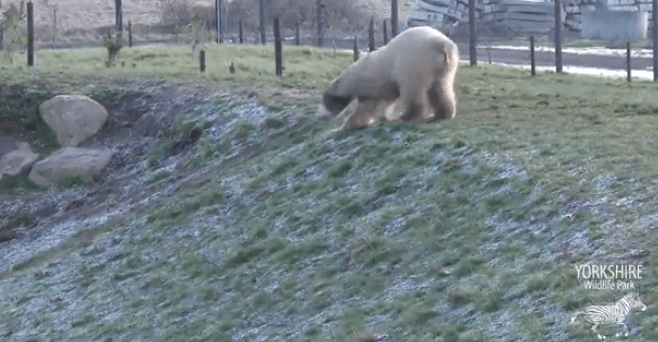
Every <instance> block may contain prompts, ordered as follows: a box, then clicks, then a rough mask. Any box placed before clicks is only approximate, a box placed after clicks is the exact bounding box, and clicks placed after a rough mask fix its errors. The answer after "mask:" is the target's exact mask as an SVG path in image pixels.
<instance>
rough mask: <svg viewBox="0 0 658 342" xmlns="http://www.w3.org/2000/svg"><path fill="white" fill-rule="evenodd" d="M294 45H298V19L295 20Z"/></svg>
mask: <svg viewBox="0 0 658 342" xmlns="http://www.w3.org/2000/svg"><path fill="white" fill-rule="evenodd" d="M295 45H298V46H299V21H297V22H295Z"/></svg>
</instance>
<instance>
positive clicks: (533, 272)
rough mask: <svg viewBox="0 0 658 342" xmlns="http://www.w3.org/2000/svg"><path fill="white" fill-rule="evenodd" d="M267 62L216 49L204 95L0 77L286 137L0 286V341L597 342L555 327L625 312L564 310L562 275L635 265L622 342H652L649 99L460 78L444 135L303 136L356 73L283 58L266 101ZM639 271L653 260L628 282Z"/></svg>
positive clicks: (541, 81)
mask: <svg viewBox="0 0 658 342" xmlns="http://www.w3.org/2000/svg"><path fill="white" fill-rule="evenodd" d="M252 49H253V50H252ZM270 49H271V48H265V49H262V48H258V49H254V48H252V47H244V48H231V47H223V48H217V47H211V48H210V49H209V63H208V64H209V66H210V69H209V71H208V73H207V74H206V75H204V76H198V74H197V72H196V70H195V69H196V66H195V64H194V61H195V60H193V59H192V57H191V56H190V55H189V52H184V51H179V50H176V49H171V48H168V49H150V50H132V51H125V52H124V53H123V55H122V57H121V60H120V61H119V62H121V61H126V64H128V65H130V64H131V63H133V61H137V62H136V63H137V65H136V67H135V68H134V69H133V68H132V66H130V67H128V66H126V67H124V68H121V67H118V68H116V69H115V70H113V71H111V72H110V71H107V70H105V69H102V68H99V66H100V65H102V58H104V55H103V53H102V51H100V50H98V51H93V50H92V51H88V52H85V53H80V52H63V51H60V52H54V53H50V52H49V53H46V52H43V53H42V54H41V55H40V59H39V61H40V66H41V73H33V74H31V75H27V74H24V73H20V72H16V71H13V70H8V69H4V70H3V71H1V72H0V80H2V81H7V78H6V77H9V76H11V77H15V78H13V80H18V81H19V82H28V80H29V79H32V80H34V79H39V80H42V79H47V77H46V73H47V74H48V75H51V76H50V77H52V78H51V80H53V79H54V80H57V79H60V80H61V79H66V80H68V82H72V81H71V80H74V81H73V82H75V80H77V81H80V82H82V80H84V75H87V74H91V73H93V74H97V75H100V76H111V75H112V76H119V77H140V76H143V77H156V76H157V77H162V78H163V79H167V80H177V81H184V82H193V83H196V82H199V83H205V84H220V85H222V86H231V87H233V88H235V89H241V88H242V89H252V88H255V89H257V91H258V92H259V94H261V96H262V98H263V99H264V100H267V101H266V103H267V104H268V105H269V106H270V108H271V109H272V110H277V111H280V112H281V115H283V114H285V115H290V114H295V115H301V117H300V120H299V122H298V124H296V125H294V126H292V127H290V128H288V129H286V130H285V131H284V132H283V134H281V135H279V136H278V137H277V138H275V139H274V140H272V139H270V140H265V139H264V138H263V136H265V134H264V133H265V131H266V130H267V127H266V126H267V125H260V126H252V125H243V126H237V127H236V128H235V129H234V130H233V133H231V134H230V135H229V136H228V138H227V139H224V140H222V141H220V142H213V141H210V140H207V139H206V140H202V141H201V142H200V143H199V148H198V149H197V151H196V155H195V156H191V157H190V158H202V159H203V158H207V159H206V160H205V161H202V162H201V163H204V162H211V161H212V158H217V157H219V156H224V155H227V154H230V153H231V151H232V149H233V148H234V147H235V146H238V145H241V144H255V145H256V146H259V153H257V154H256V155H255V156H254V157H253V158H250V159H247V160H243V161H242V162H240V163H237V164H234V165H233V166H232V167H230V168H229V167H227V168H223V169H220V170H219V171H218V173H217V174H216V176H215V177H214V179H213V180H212V181H211V182H210V183H206V184H204V185H203V186H202V187H200V188H194V189H187V191H186V192H185V193H182V194H180V196H178V197H177V198H172V199H170V200H168V201H164V202H162V203H159V204H158V205H157V209H154V211H152V212H151V213H149V214H148V215H146V216H142V217H134V218H132V217H131V219H130V220H129V222H130V223H129V224H125V225H121V226H114V227H112V228H113V229H112V230H110V231H108V232H107V233H106V234H103V235H100V236H98V237H97V239H96V240H95V241H93V243H91V244H87V245H86V246H85V247H81V248H79V249H77V250H75V251H73V252H72V253H67V254H64V255H59V256H58V257H57V258H50V259H45V262H43V263H40V264H37V266H36V267H32V268H27V269H25V270H23V271H21V272H13V273H8V274H3V275H0V279H2V280H0V293H2V298H3V301H0V332H2V333H5V332H9V331H12V332H13V335H11V338H14V339H15V340H19V341H23V340H29V339H28V337H30V336H31V337H34V338H35V340H40V338H42V337H45V336H47V337H48V338H47V340H48V341H90V340H104V338H105V337H107V336H108V335H110V336H113V337H115V339H114V340H126V341H127V340H130V341H191V340H203V341H206V340H213V341H229V340H233V341H254V340H255V341H265V340H267V341H318V340H319V341H325V340H327V341H353V340H356V334H358V333H359V332H362V331H375V332H378V333H387V334H389V335H390V338H389V339H390V340H392V341H433V340H442V341H543V340H544V341H565V340H569V341H591V340H593V338H594V337H593V336H592V334H591V332H590V331H589V330H588V328H585V327H583V326H582V324H579V325H568V322H569V320H570V315H571V314H572V313H573V312H574V311H576V310H578V309H582V308H583V307H584V306H585V305H587V304H589V303H597V304H598V303H605V302H609V301H613V300H616V299H618V298H619V297H621V295H623V294H624V293H625V292H624V291H599V292H596V291H588V290H584V289H582V288H580V287H579V285H580V283H579V281H578V280H577V279H576V272H575V269H574V267H573V264H574V263H584V262H590V263H597V264H601V263H612V262H614V263H642V264H643V265H644V268H643V271H644V272H645V273H644V277H643V279H642V280H641V281H640V282H639V284H638V285H639V286H640V293H641V294H642V296H643V300H644V302H645V303H646V304H647V305H648V306H649V308H648V310H647V311H645V312H634V313H633V314H631V315H629V316H628V319H627V323H628V325H629V326H630V328H631V335H632V336H631V338H633V340H634V341H655V340H656V339H657V338H658V330H657V329H656V327H657V326H658V324H656V323H658V306H656V304H655V303H656V301H657V300H658V292H656V290H655V288H656V285H657V284H658V278H657V277H656V271H657V270H658V269H656V266H655V265H656V264H655V261H656V258H657V254H656V253H655V252H656V251H655V246H656V245H657V244H656V242H657V241H656V236H655V234H653V231H652V229H653V224H654V223H653V220H652V219H651V218H652V217H655V214H656V208H658V206H656V202H657V201H656V199H655V197H654V195H653V194H655V190H656V185H655V176H656V172H655V171H654V169H655V165H656V163H655V162H656V159H655V158H656V154H657V153H658V152H657V151H658V149H657V148H656V147H657V146H656V133H655V131H656V130H655V128H654V126H655V125H656V124H658V98H656V96H655V93H656V86H655V85H653V84H648V83H641V84H640V83H634V84H632V85H627V84H625V83H622V82H621V81H614V80H603V79H594V78H586V77H575V76H568V75H557V76H556V75H551V74H540V75H538V76H536V77H535V78H531V77H530V76H529V75H528V74H526V73H525V72H522V71H516V70H503V69H500V68H494V67H488V66H484V67H477V68H469V67H462V68H461V69H460V71H459V73H458V80H457V83H458V89H459V99H460V108H459V116H458V118H457V119H456V120H453V121H452V122H449V123H446V124H441V125H431V126H405V125H397V126H396V125H393V126H382V127H375V128H372V129H368V130H362V131H357V132H350V133H338V134H329V133H328V132H327V131H326V128H327V124H326V123H323V122H317V121H315V120H313V119H312V118H311V116H310V114H311V113H312V112H313V109H314V108H313V106H314V105H316V104H317V101H318V97H317V96H318V94H319V91H320V90H321V89H323V88H324V87H325V86H326V84H327V83H328V81H329V80H330V79H331V78H333V77H335V76H336V75H337V74H338V73H339V72H340V71H341V70H343V69H344V68H345V67H346V66H347V65H348V64H349V62H350V58H351V57H350V56H345V55H339V56H338V58H336V59H334V58H332V57H331V56H330V54H328V53H325V52H317V51H315V50H311V49H307V48H301V49H292V48H290V49H287V50H286V53H287V55H286V56H285V57H284V58H285V60H286V75H287V77H286V78H285V79H283V80H278V79H276V78H275V77H273V76H272V70H271V69H273V63H272V58H271V54H272V51H271V50H270ZM147 61H148V62H147ZM229 61H235V62H236V66H237V67H238V70H239V71H238V73H236V75H235V76H231V75H229V74H228V70H227V68H226V66H227V65H228V64H227V63H229ZM224 64H226V66H225V65H224ZM66 65H75V68H70V67H69V68H68V69H67V68H66ZM259 72H260V74H259ZM293 88H294V89H302V90H301V91H300V92H293V91H292V90H291V89H293ZM300 93H301V94H307V95H309V96H310V97H301V96H293V95H299V94H300ZM277 94H278V95H277ZM231 108H232V106H231V105H229V104H226V103H218V104H217V109H216V111H218V112H228V111H230V110H231ZM199 120H202V119H199ZM132 219H134V220H132ZM633 250H636V251H637V250H648V251H650V254H649V256H648V257H645V258H644V259H640V260H636V259H632V258H631V256H632V255H634V254H633V252H632V251H633ZM5 299H7V300H5ZM0 335H2V334H0Z"/></svg>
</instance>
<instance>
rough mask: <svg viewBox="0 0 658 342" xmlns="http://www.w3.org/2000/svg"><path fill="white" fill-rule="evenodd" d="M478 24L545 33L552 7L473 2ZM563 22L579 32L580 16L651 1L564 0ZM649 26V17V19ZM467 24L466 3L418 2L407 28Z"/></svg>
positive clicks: (513, 0)
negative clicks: (583, 13)
mask: <svg viewBox="0 0 658 342" xmlns="http://www.w3.org/2000/svg"><path fill="white" fill-rule="evenodd" d="M476 1H477V8H476V18H477V20H478V22H482V23H486V24H488V25H490V27H496V26H501V27H505V28H509V29H512V30H514V31H518V32H523V33H547V32H549V31H551V30H552V29H553V25H554V24H553V23H554V21H555V16H554V13H555V12H554V10H555V4H554V3H553V1H552V0H549V1H524V0H476ZM562 3H563V11H562V22H563V23H564V27H565V28H566V29H567V30H570V31H575V32H579V31H580V30H581V29H580V25H581V21H582V19H581V13H582V12H585V11H592V10H596V9H599V8H608V9H610V10H633V11H636V10H639V11H651V0H563V1H562ZM649 21H650V22H649V26H651V16H649ZM458 23H468V0H419V2H418V7H417V8H416V10H415V11H413V12H412V13H411V14H410V15H409V19H408V22H407V25H408V26H410V27H411V26H422V25H430V26H440V25H446V24H448V25H451V24H458Z"/></svg>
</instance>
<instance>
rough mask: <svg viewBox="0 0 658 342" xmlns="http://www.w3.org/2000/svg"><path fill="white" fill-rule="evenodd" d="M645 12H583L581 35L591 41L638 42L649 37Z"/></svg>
mask: <svg viewBox="0 0 658 342" xmlns="http://www.w3.org/2000/svg"><path fill="white" fill-rule="evenodd" d="M648 17H649V16H648V13H647V12H645V11H611V10H594V11H583V13H582V23H581V26H580V27H581V30H582V31H581V35H582V36H583V37H585V38H590V39H602V40H631V41H632V40H638V39H644V38H646V37H647V28H648V25H647V24H648V20H647V19H648Z"/></svg>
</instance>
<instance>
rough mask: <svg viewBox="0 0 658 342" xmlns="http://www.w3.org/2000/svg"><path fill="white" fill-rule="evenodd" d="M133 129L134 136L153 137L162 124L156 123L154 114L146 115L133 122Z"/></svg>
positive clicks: (156, 119)
mask: <svg viewBox="0 0 658 342" xmlns="http://www.w3.org/2000/svg"><path fill="white" fill-rule="evenodd" d="M133 128H134V130H135V133H136V134H139V135H142V136H145V137H155V136H157V135H158V132H160V130H161V128H162V124H161V123H160V122H158V117H157V116H156V115H155V114H154V113H146V114H144V115H142V116H141V117H140V118H139V119H137V121H135V124H134V125H133Z"/></svg>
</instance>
